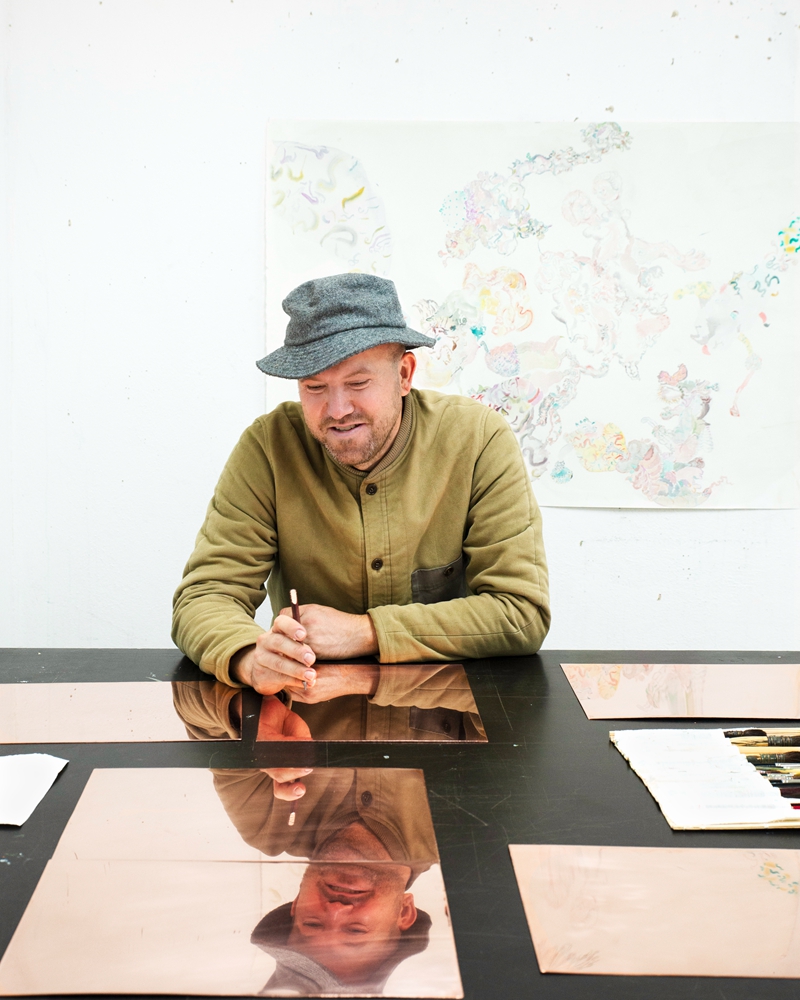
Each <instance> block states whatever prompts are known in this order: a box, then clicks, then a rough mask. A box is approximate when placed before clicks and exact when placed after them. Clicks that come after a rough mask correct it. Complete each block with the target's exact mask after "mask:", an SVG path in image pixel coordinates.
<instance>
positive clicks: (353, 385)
mask: <svg viewBox="0 0 800 1000" xmlns="http://www.w3.org/2000/svg"><path fill="white" fill-rule="evenodd" d="M368 385H369V380H368V379H364V380H363V381H362V382H351V383H350V388H351V389H366V387H367V386H368Z"/></svg>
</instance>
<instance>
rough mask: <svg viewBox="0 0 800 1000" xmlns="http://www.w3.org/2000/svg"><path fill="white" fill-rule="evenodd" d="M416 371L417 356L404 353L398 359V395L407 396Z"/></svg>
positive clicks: (408, 352)
mask: <svg viewBox="0 0 800 1000" xmlns="http://www.w3.org/2000/svg"><path fill="white" fill-rule="evenodd" d="M416 369H417V356H416V354H413V353H412V352H411V351H406V353H405V354H404V355H403V356H402V358H400V365H399V366H398V372H399V374H400V395H401V396H407V395H408V394H409V392H410V391H411V380H412V379H413V378H414V372H415V371H416Z"/></svg>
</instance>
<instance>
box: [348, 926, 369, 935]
mask: <svg viewBox="0 0 800 1000" xmlns="http://www.w3.org/2000/svg"><path fill="white" fill-rule="evenodd" d="M347 933H348V934H369V931H368V930H367V928H366V927H364V926H363V925H362V924H358V925H356V926H355V927H354V926H352V925H351V926H349V927H348V928H347Z"/></svg>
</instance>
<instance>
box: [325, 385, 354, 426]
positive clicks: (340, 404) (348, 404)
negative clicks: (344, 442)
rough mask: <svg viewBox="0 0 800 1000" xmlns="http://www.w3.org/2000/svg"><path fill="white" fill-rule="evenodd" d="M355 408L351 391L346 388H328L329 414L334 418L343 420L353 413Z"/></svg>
mask: <svg viewBox="0 0 800 1000" xmlns="http://www.w3.org/2000/svg"><path fill="white" fill-rule="evenodd" d="M353 409H354V407H353V402H352V400H351V399H350V393H349V392H347V391H346V390H344V389H329V390H328V416H329V417H330V418H331V419H332V420H342V419H343V418H344V417H346V416H348V414H350V413H352V412H353Z"/></svg>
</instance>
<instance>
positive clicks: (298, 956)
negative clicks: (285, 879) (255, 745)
mask: <svg viewBox="0 0 800 1000" xmlns="http://www.w3.org/2000/svg"><path fill="white" fill-rule="evenodd" d="M298 777H303V778H304V779H305V782H306V786H307V791H306V794H305V795H304V796H303V798H302V800H300V801H298V802H297V803H296V804H294V802H293V803H292V805H291V806H290V805H289V801H288V800H293V799H294V795H293V789H294V788H295V787H296V785H297V784H298V782H297V780H296V779H297V778H298ZM214 784H215V787H216V789H217V793H218V794H219V796H220V799H221V800H222V804H223V805H224V807H225V810H226V812H227V813H228V815H229V816H230V818H231V820H232V821H233V823H234V825H235V826H236V828H237V830H238V831H239V833H240V834H241V836H242V838H243V839H244V840H245V841H246V842H247V843H248V844H250V845H251V846H252V847H255V848H256V849H257V850H259V851H261V852H262V853H264V854H267V855H270V856H273V857H274V856H276V855H279V854H281V853H284V852H285V853H287V854H290V855H292V856H294V857H305V858H308V859H309V860H310V861H311V862H312V863H311V864H310V865H309V866H308V868H307V869H306V871H305V873H304V875H303V879H302V882H301V885H300V889H299V891H298V894H297V897H296V898H295V900H294V901H293V902H291V903H285V904H284V905H283V906H279V907H277V908H276V909H275V910H272V911H271V912H270V913H268V914H267V915H266V916H265V917H264V919H263V920H262V921H261V922H260V923H259V925H258V926H257V927H256V929H255V930H254V932H253V936H252V939H251V940H252V941H253V942H254V943H255V944H258V945H259V946H260V947H262V948H264V949H265V950H266V951H268V952H270V954H272V955H274V957H275V958H276V960H277V963H278V967H277V969H276V972H275V975H274V976H273V977H272V979H271V980H270V982H269V983H268V984H267V986H266V987H265V990H264V992H265V993H269V992H270V991H275V990H280V989H284V990H288V989H294V990H299V991H300V992H301V994H302V993H303V992H309V991H310V992H314V991H317V992H330V993H343V992H348V991H349V990H352V989H353V988H356V989H357V990H360V991H361V992H370V993H377V992H380V991H381V990H382V988H383V985H384V983H385V982H386V980H387V978H388V977H389V975H390V973H391V972H392V971H393V970H394V969H395V968H396V966H397V965H398V964H399V963H400V962H401V961H402V960H403V959H405V958H408V957H409V955H412V954H415V953H416V952H419V951H422V950H423V949H424V948H426V947H427V944H428V933H429V929H430V925H431V921H430V917H429V916H428V914H427V913H425V912H424V911H418V910H417V908H416V906H415V904H414V897H413V895H412V893H411V892H410V891H409V889H410V887H411V885H412V884H413V882H414V881H415V879H416V878H417V877H418V876H419V875H420V874H421V873H422V872H424V871H427V870H428V868H430V866H431V865H432V864H434V863H436V862H437V861H438V854H437V851H436V842H435V839H434V835H433V828H432V825H431V821H430V812H429V810H428V804H427V800H426V797H425V785H424V782H423V779H422V775H421V773H420V772H419V771H411V770H385V769H380V768H379V769H372V768H358V769H356V770H351V769H344V768H342V769H340V768H334V769H323V770H318V771H314V772H313V773H312V772H310V770H309V769H307V768H306V769H291V768H284V769H270V770H268V771H257V770H221V771H215V772H214ZM294 810H296V821H295V822H294V823H293V824H292V825H290V824H289V817H290V815H291V814H292V812H293V811H294Z"/></svg>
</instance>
